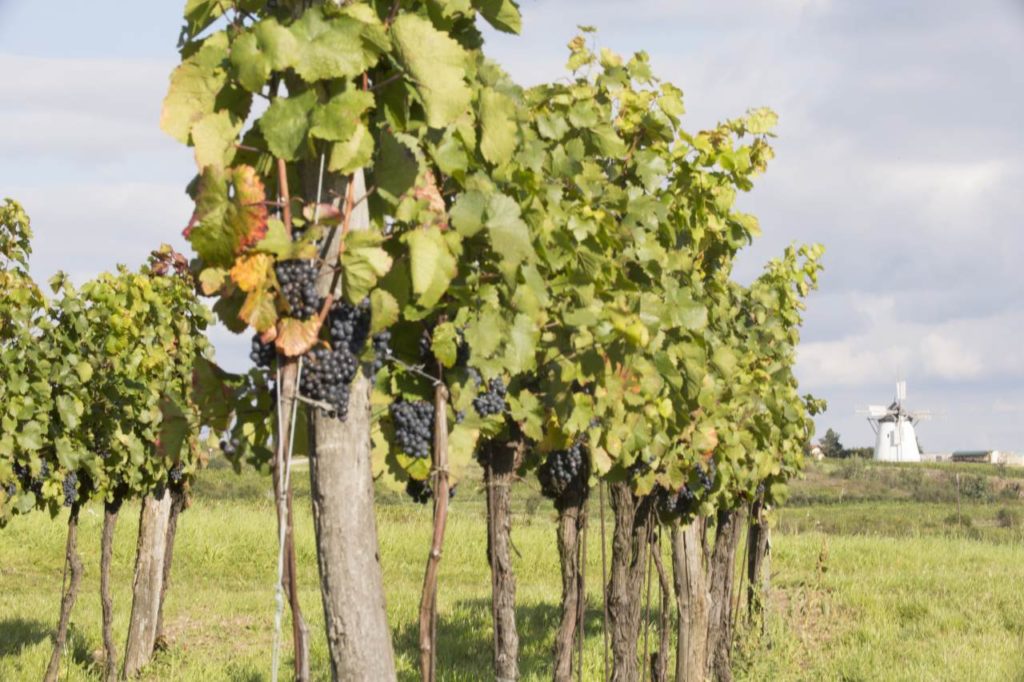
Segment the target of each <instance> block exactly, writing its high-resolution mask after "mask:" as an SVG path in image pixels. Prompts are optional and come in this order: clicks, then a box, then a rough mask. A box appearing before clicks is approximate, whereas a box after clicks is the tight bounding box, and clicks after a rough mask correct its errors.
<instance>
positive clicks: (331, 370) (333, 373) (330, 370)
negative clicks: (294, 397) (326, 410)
mask: <svg viewBox="0 0 1024 682" xmlns="http://www.w3.org/2000/svg"><path fill="white" fill-rule="evenodd" d="M358 371H359V360H358V359H356V356H355V355H353V354H352V353H350V352H349V350H348V348H345V347H340V348H337V349H336V350H331V349H330V348H325V347H324V346H317V347H316V348H314V349H312V350H311V351H309V352H308V353H307V354H306V364H305V366H304V367H303V369H302V379H301V381H300V382H299V390H300V391H301V393H302V395H304V396H306V397H307V398H309V399H311V400H316V401H318V402H322V403H327V404H328V405H330V406H331V408H332V414H333V416H336V417H338V418H339V419H341V420H344V419H345V417H347V416H348V397H349V386H350V385H351V383H352V380H353V379H354V378H355V376H356V372H358Z"/></svg>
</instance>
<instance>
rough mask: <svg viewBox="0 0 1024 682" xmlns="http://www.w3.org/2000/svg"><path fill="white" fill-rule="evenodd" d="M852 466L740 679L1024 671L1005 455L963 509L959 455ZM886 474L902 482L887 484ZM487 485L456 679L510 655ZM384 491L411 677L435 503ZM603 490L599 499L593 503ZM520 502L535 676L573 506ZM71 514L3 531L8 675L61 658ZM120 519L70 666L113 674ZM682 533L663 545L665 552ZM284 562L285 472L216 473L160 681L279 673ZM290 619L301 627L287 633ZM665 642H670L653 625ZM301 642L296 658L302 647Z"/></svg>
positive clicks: (455, 576) (594, 670)
mask: <svg viewBox="0 0 1024 682" xmlns="http://www.w3.org/2000/svg"><path fill="white" fill-rule="evenodd" d="M843 466H846V467H847V469H844V468H842V467H843ZM849 466H850V465H837V464H833V463H826V464H825V465H824V466H822V465H814V466H812V468H811V469H810V471H809V475H808V478H807V480H806V481H803V482H800V483H797V484H796V485H795V486H794V487H795V491H794V492H795V495H794V497H795V498H796V501H797V504H794V505H793V506H790V507H788V508H786V509H784V510H782V512H781V513H780V514H779V515H778V517H777V519H776V525H775V528H774V531H773V535H772V542H773V549H772V586H773V588H774V590H775V592H774V593H773V595H772V598H771V601H770V604H769V606H768V609H769V612H768V617H767V624H766V635H765V636H766V637H767V638H768V639H769V640H770V643H771V646H770V647H768V646H765V642H764V641H760V642H759V641H758V640H757V638H756V637H755V635H753V634H752V633H750V632H745V631H744V630H743V628H742V627H741V628H740V635H739V636H740V638H741V639H740V644H739V647H738V650H737V653H736V656H735V658H736V660H735V661H734V663H735V665H736V668H737V670H736V673H737V674H736V678H737V679H739V680H767V679H771V680H824V679H848V680H873V679H886V680H922V679H928V680H965V679H969V680H1014V679H1021V678H1022V677H1024V654H1022V653H1021V652H1022V651H1024V646H1022V644H1024V641H1022V639H1024V635H1022V633H1024V593H1022V592H1021V590H1020V589H1019V584H1020V581H1021V578H1024V529H1022V527H1021V523H1020V518H1021V516H1022V515H1024V502H1022V501H1021V500H1020V499H1019V498H1018V497H1016V496H1014V495H1010V494H1008V493H1006V492H1005V486H1002V487H1000V483H999V482H1000V481H1004V482H1005V481H1006V480H1010V479H1007V478H1006V477H1005V476H1004V475H1003V474H1006V476H1009V474H1007V473H1006V472H1001V471H999V470H997V469H995V468H991V469H990V468H986V467H979V468H978V469H974V470H972V471H975V472H977V475H979V476H980V477H981V478H982V479H985V482H986V483H987V485H988V488H989V489H990V490H994V491H998V492H993V493H992V494H990V495H987V496H986V495H980V496H979V497H978V498H977V499H972V500H964V502H963V504H962V510H961V518H960V523H959V524H958V523H957V519H956V506H955V502H952V503H951V502H950V501H948V500H946V499H943V498H942V494H940V493H941V491H942V490H944V480H945V478H944V477H946V476H947V475H948V473H949V472H947V471H945V470H943V469H942V468H941V467H939V468H930V469H927V470H924V469H922V470H912V473H911V474H905V473H901V469H899V468H897V467H875V466H872V465H870V464H866V465H865V464H859V465H854V466H857V467H859V468H858V469H857V471H856V472H855V475H850V471H849V470H848V468H849ZM922 472H923V473H922ZM919 474H920V475H919ZM890 479H891V480H890ZM936 479H937V480H936ZM294 480H295V481H296V484H297V490H296V499H295V507H296V510H297V519H296V528H295V531H296V549H297V559H298V577H299V586H300V596H301V599H302V605H303V608H304V609H305V611H306V613H307V614H309V618H310V621H311V622H310V632H311V634H312V641H311V656H312V661H311V662H312V676H313V679H315V680H326V679H329V674H330V673H329V666H330V664H329V656H328V653H327V647H326V641H325V638H324V634H323V632H324V630H323V627H322V625H323V624H322V618H323V616H322V610H321V609H320V608H319V606H320V605H319V599H320V596H319V590H318V587H317V580H318V576H317V565H316V549H315V544H314V540H313V526H312V518H311V514H310V511H309V497H308V483H306V477H305V476H304V475H302V473H299V474H298V475H296V476H295V477H294ZM475 480H477V481H478V480H480V479H479V477H477V478H476V479H475ZM878 480H885V481H888V482H889V485H888V488H887V492H886V493H885V494H883V493H882V492H880V490H881V486H880V485H878ZM922 481H923V482H922ZM930 486H934V490H933V489H932V487H930ZM479 488H480V486H479V485H477V484H476V483H475V482H474V480H473V479H470V480H467V481H464V482H463V484H462V485H461V486H460V487H459V491H458V495H457V497H456V499H455V500H454V501H453V503H452V508H451V516H450V520H449V528H448V534H447V539H446V546H445V560H444V561H443V562H441V573H440V593H439V598H438V607H439V622H438V637H439V647H440V650H439V658H438V673H439V675H438V677H439V679H443V680H477V679H481V678H483V677H486V676H488V675H489V674H490V673H489V671H490V669H491V668H490V666H491V661H490V658H491V652H492V650H493V646H492V641H491V629H490V627H491V626H490V617H491V608H490V589H491V585H490V579H489V576H488V569H487V563H486V556H485V554H484V552H482V551H481V547H484V546H485V545H486V522H485V511H484V510H485V500H484V495H483V491H482V490H480V489H479ZM839 489H842V491H843V494H842V496H841V501H840V499H839V496H838V494H837V493H836V491H837V490H839ZM922 491H923V492H922ZM834 493H835V494H834ZM915 496H916V497H917V498H920V499H915ZM801 500H805V502H802V503H801V502H800V501H801ZM807 500H811V501H807ZM379 501H380V504H379V505H378V509H379V511H378V522H379V531H380V544H381V552H382V563H383V568H384V579H385V585H386V586H387V601H388V616H389V621H390V623H391V625H392V627H393V628H394V642H395V655H396V664H397V665H398V667H399V670H400V673H399V676H400V679H403V680H414V679H417V668H418V650H417V626H416V619H417V612H418V607H419V597H420V587H421V582H422V572H423V561H424V558H425V556H426V552H427V549H428V546H429V543H430V534H431V518H430V508H429V506H426V507H423V506H420V505H415V504H413V503H411V502H408V501H406V500H405V499H403V498H402V497H400V496H398V495H392V494H390V493H384V492H382V493H380V496H379ZM596 502H597V501H596V498H595V499H591V501H590V505H591V514H592V518H596V511H597V510H596V506H595V505H596ZM123 512H124V513H123V514H122V516H121V520H120V523H119V524H118V528H117V536H116V539H115V544H114V561H113V566H112V581H111V582H112V588H113V599H114V603H115V604H120V605H127V604H129V603H130V597H131V583H132V570H133V566H134V557H133V550H134V545H135V541H136V531H137V519H138V505H137V503H134V504H128V505H126V507H125V509H124V510H123ZM513 512H514V515H515V519H514V523H513V530H512V537H513V542H514V544H515V547H516V548H517V549H518V550H519V552H520V553H521V554H522V557H520V556H518V555H517V554H513V561H514V563H515V571H516V576H517V582H518V589H517V601H518V612H517V618H518V625H519V633H520V638H521V646H520V668H521V672H522V675H523V679H525V680H546V679H549V677H550V673H549V670H550V665H551V649H552V645H553V641H554V635H555V630H556V628H557V626H558V621H559V615H560V607H559V602H558V600H559V596H560V594H561V585H560V582H559V578H560V572H559V567H558V555H557V552H555V551H554V548H553V545H554V537H555V512H554V510H553V509H552V506H551V503H550V502H549V501H547V500H544V499H542V498H541V497H540V494H539V490H538V487H537V485H536V483H535V482H533V481H530V482H529V483H528V484H525V485H522V486H517V488H516V490H515V491H514V492H513ZM64 521H66V518H64V517H62V518H60V519H59V520H57V521H50V520H49V519H48V518H46V516H45V515H43V514H32V515H28V516H25V517H19V518H16V519H14V520H13V521H12V523H11V524H10V525H9V526H8V528H6V529H5V530H3V531H2V532H0V679H3V680H33V679H39V678H41V676H42V672H43V670H44V669H45V668H46V663H47V659H48V657H49V654H50V650H51V637H52V633H53V631H54V629H55V626H56V621H57V616H58V608H57V606H58V603H59V594H60V582H61V569H62V560H63V556H64V542H65V533H66V530H67V526H66V524H65V523H64ZM102 525H103V510H102V507H100V506H98V505H95V504H93V505H89V506H87V507H85V508H84V509H83V510H82V512H81V521H80V528H79V539H78V546H79V551H80V552H81V554H82V555H83V564H84V565H85V567H86V569H85V571H86V572H85V576H84V579H83V581H82V586H81V593H80V597H79V600H78V604H77V606H76V608H75V611H74V613H73V616H72V620H71V628H70V632H69V645H68V655H67V656H66V658H65V660H64V661H62V672H61V679H67V680H99V679H101V674H102V668H103V666H102V663H101V659H102V652H103V642H102V636H101V631H100V623H101V618H100V612H101V609H100V598H99V593H100V590H99V571H98V566H99V560H98V558H99V551H100V534H101V529H102ZM598 528H599V526H598V524H597V523H592V524H590V528H589V531H588V532H589V534H590V535H589V541H588V544H587V549H588V567H587V578H588V585H587V593H588V611H587V622H586V635H587V640H586V647H585V651H584V655H585V659H586V665H585V668H584V671H585V678H586V679H588V680H598V679H600V677H601V659H602V640H601V611H600V605H599V604H600V602H599V596H600V585H599V578H598V576H600V574H601V567H600V556H601V555H600V539H599V538H600V536H599V534H598V533H599V530H598ZM608 540H609V542H610V541H611V537H610V534H609V538H608ZM668 544H669V543H667V542H666V543H664V547H663V550H664V551H665V561H666V565H670V559H669V557H668V549H669V548H668ZM275 558H276V533H275V526H274V507H273V500H272V496H271V494H270V492H269V481H268V480H267V479H266V478H260V477H258V475H257V474H255V473H246V474H244V475H242V476H235V475H234V474H233V473H231V472H230V470H227V469H216V470H211V471H207V472H203V473H202V474H200V481H199V483H198V485H197V487H196V490H195V495H194V502H193V505H192V507H191V508H190V509H188V510H187V511H185V512H184V513H183V514H182V516H181V519H180V521H179V526H178V536H177V542H176V547H175V556H174V559H175V566H174V573H173V576H174V577H173V581H174V588H173V589H172V590H171V591H170V592H169V593H168V595H167V603H166V607H165V608H166V613H165V629H166V634H167V638H168V640H169V648H168V649H167V650H166V651H163V652H160V653H158V654H157V656H156V658H155V660H154V662H153V664H152V665H151V666H150V667H149V668H147V670H146V671H145V673H144V674H143V676H142V679H143V680H169V679H174V680H185V681H189V680H239V681H242V680H245V681H249V680H264V679H269V667H270V650H271V641H272V627H273V609H274V590H273V581H274V577H273V576H274V573H275V566H276V564H275ZM740 573H742V571H737V575H739V574H740ZM653 594H654V597H653V598H652V604H651V616H650V618H651V621H652V623H656V622H657V619H658V602H659V599H658V597H657V586H655V589H654V590H653ZM128 617H129V609H128V608H127V607H125V606H121V607H120V608H117V609H115V611H114V638H115V641H117V642H123V641H124V638H125V635H126V633H127V627H128ZM289 627H290V624H289V623H287V622H286V623H285V624H284V628H285V632H286V633H287V632H288V628H289ZM651 640H652V641H657V633H656V632H654V630H653V626H652V630H651ZM285 641H286V642H287V641H289V638H287V637H286V638H285ZM286 656H287V659H288V660H287V661H286V665H290V663H291V661H290V656H291V652H290V647H289V648H288V649H287V653H286ZM670 669H671V667H670Z"/></svg>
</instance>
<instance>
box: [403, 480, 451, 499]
mask: <svg viewBox="0 0 1024 682" xmlns="http://www.w3.org/2000/svg"><path fill="white" fill-rule="evenodd" d="M456 488H458V486H452V487H451V488H449V489H448V500H449V501H451V500H454V499H455V489H456ZM405 494H406V495H408V496H409V497H411V498H412V499H413V501H414V502H418V503H419V504H426V503H427V502H429V501H430V498H432V497H433V496H434V489H433V488H431V487H430V481H429V480H427V481H420V480H417V479H415V478H410V479H409V481H408V482H407V483H406V484H405Z"/></svg>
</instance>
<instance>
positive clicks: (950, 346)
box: [921, 332, 985, 381]
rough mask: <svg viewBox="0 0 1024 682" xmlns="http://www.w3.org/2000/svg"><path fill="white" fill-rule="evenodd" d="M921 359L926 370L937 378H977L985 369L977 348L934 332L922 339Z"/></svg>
mask: <svg viewBox="0 0 1024 682" xmlns="http://www.w3.org/2000/svg"><path fill="white" fill-rule="evenodd" d="M921 361H922V364H923V365H924V370H925V372H927V373H928V374H929V375H930V376H933V377H935V378H937V379H950V380H954V381H955V380H957V379H977V378H978V377H979V376H981V375H982V373H983V372H984V371H985V366H984V364H983V363H982V361H981V358H980V357H979V355H978V353H977V352H976V351H975V350H973V349H971V348H966V347H965V346H964V344H963V342H962V341H960V340H958V339H955V338H950V337H946V336H941V335H940V334H938V333H934V332H933V333H931V334H927V335H926V336H925V337H924V338H922V339H921Z"/></svg>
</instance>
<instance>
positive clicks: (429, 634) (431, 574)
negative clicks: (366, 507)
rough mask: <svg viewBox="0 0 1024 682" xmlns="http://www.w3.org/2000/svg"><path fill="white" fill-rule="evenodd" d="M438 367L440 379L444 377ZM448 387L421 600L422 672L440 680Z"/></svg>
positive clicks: (437, 424) (441, 395)
mask: <svg viewBox="0 0 1024 682" xmlns="http://www.w3.org/2000/svg"><path fill="white" fill-rule="evenodd" d="M440 375H441V372H440V368H439V369H438V381H440V379H441V376H440ZM447 407H448V390H447V389H446V388H445V387H444V384H442V383H438V384H437V386H435V387H434V447H433V465H434V475H433V492H434V534H433V537H432V538H431V544H430V556H429V557H428V558H427V569H426V573H425V575H424V577H423V594H422V598H421V601H420V622H419V626H420V675H421V678H422V679H423V681H424V682H434V680H436V679H437V573H438V570H439V569H440V566H441V550H442V548H443V547H444V531H445V527H446V526H447V523H448V411H447Z"/></svg>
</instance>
